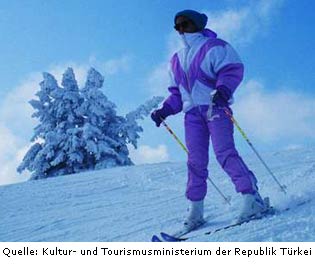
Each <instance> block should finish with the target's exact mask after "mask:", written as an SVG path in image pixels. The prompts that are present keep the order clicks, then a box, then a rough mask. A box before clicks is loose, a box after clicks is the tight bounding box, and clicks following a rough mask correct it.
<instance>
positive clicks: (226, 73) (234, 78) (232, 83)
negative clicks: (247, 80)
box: [216, 63, 244, 94]
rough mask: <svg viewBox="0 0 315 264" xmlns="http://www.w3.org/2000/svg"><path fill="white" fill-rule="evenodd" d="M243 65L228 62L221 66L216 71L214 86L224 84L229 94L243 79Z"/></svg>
mask: <svg viewBox="0 0 315 264" xmlns="http://www.w3.org/2000/svg"><path fill="white" fill-rule="evenodd" d="M243 75H244V65H243V64H242V63H230V64H227V65H225V66H224V67H222V68H221V69H220V70H219V71H218V73H217V84H216V87H219V86H222V85H223V86H225V87H227V88H228V89H229V90H230V92H231V94H233V93H234V91H235V89H236V88H237V86H238V85H239V84H240V83H241V81H242V80H243Z"/></svg>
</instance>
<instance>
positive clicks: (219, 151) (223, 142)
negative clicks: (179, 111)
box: [185, 106, 257, 201]
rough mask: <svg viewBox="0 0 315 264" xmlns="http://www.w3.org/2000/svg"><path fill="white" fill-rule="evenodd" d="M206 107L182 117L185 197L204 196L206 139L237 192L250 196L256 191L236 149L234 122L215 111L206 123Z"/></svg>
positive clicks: (206, 170)
mask: <svg viewBox="0 0 315 264" xmlns="http://www.w3.org/2000/svg"><path fill="white" fill-rule="evenodd" d="M207 109H208V107H205V106H201V107H200V108H194V109H192V110H190V111H188V112H187V113H186V115H185V138H186V146H187V148H188V152H189V154H188V162H187V166H188V181H187V189H186V197H187V198H188V199H189V200H191V201H200V200H202V199H204V197H205V196H206V194H207V177H208V161H209V139H210V138H211V142H212V146H213V150H214V153H215V156H216V159H217V160H218V162H219V163H220V165H221V167H222V168H223V170H224V171H225V172H226V173H227V174H228V175H229V177H230V178H231V180H232V182H233V183H234V185H235V189H236V191H237V192H241V193H253V192H254V191H255V190H257V186H256V184H257V180H256V178H255V176H254V174H253V173H252V172H251V171H250V170H249V169H248V168H247V166H246V164H245V163H244V161H243V160H242V158H241V157H240V156H239V154H238V152H237V150H236V149H235V144H234V138H233V131H234V129H233V123H232V121H231V120H230V118H229V117H228V116H227V114H226V113H225V112H224V110H223V109H220V108H214V109H213V112H212V116H217V117H216V118H214V119H213V120H212V121H208V120H207V116H206V115H207Z"/></svg>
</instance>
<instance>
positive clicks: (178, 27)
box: [174, 20, 190, 31]
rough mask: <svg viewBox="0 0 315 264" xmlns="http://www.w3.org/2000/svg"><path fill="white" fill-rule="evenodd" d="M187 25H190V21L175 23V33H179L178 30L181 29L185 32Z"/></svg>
mask: <svg viewBox="0 0 315 264" xmlns="http://www.w3.org/2000/svg"><path fill="white" fill-rule="evenodd" d="M189 25H190V21H188V20H185V21H182V22H180V23H176V24H175V26H174V28H175V30H177V31H179V30H180V28H183V29H184V30H185V29H187V28H188V27H189Z"/></svg>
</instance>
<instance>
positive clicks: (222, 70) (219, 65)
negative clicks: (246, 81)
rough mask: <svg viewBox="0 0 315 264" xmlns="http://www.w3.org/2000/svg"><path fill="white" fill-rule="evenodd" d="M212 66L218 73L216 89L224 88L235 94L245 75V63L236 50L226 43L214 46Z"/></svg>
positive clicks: (230, 94)
mask: <svg viewBox="0 0 315 264" xmlns="http://www.w3.org/2000/svg"><path fill="white" fill-rule="evenodd" d="M211 66H212V70H213V72H214V74H215V75H216V79H217V81H216V89H219V90H220V88H223V89H224V90H225V91H226V92H227V93H229V97H231V96H232V95H233V93H234V92H235V90H236V88H237V87H238V86H239V84H240V83H241V81H242V80H243V76H244V65H243V63H242V61H241V59H240V58H239V56H238V54H237V53H236V51H235V50H234V49H233V48H232V47H231V46H230V45H229V44H228V43H226V44H225V45H223V46H216V47H214V48H213V51H212V56H211Z"/></svg>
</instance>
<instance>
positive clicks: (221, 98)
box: [212, 85, 231, 107]
mask: <svg viewBox="0 0 315 264" xmlns="http://www.w3.org/2000/svg"><path fill="white" fill-rule="evenodd" d="M216 90H217V91H216V93H215V94H214V96H213V98H212V103H213V104H214V105H215V106H218V107H227V106H229V100H230V98H231V92H230V90H229V89H228V88H227V87H225V86H223V85H222V86H219V87H217V89H216Z"/></svg>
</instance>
